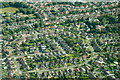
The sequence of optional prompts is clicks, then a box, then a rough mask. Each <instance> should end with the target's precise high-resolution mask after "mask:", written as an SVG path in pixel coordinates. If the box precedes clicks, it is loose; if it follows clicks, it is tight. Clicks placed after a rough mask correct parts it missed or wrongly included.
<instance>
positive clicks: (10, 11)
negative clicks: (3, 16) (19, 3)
mask: <svg viewBox="0 0 120 80" xmlns="http://www.w3.org/2000/svg"><path fill="white" fill-rule="evenodd" d="M16 10H18V9H17V8H13V7H8V8H2V9H0V13H4V12H7V13H14V12H16Z"/></svg>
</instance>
